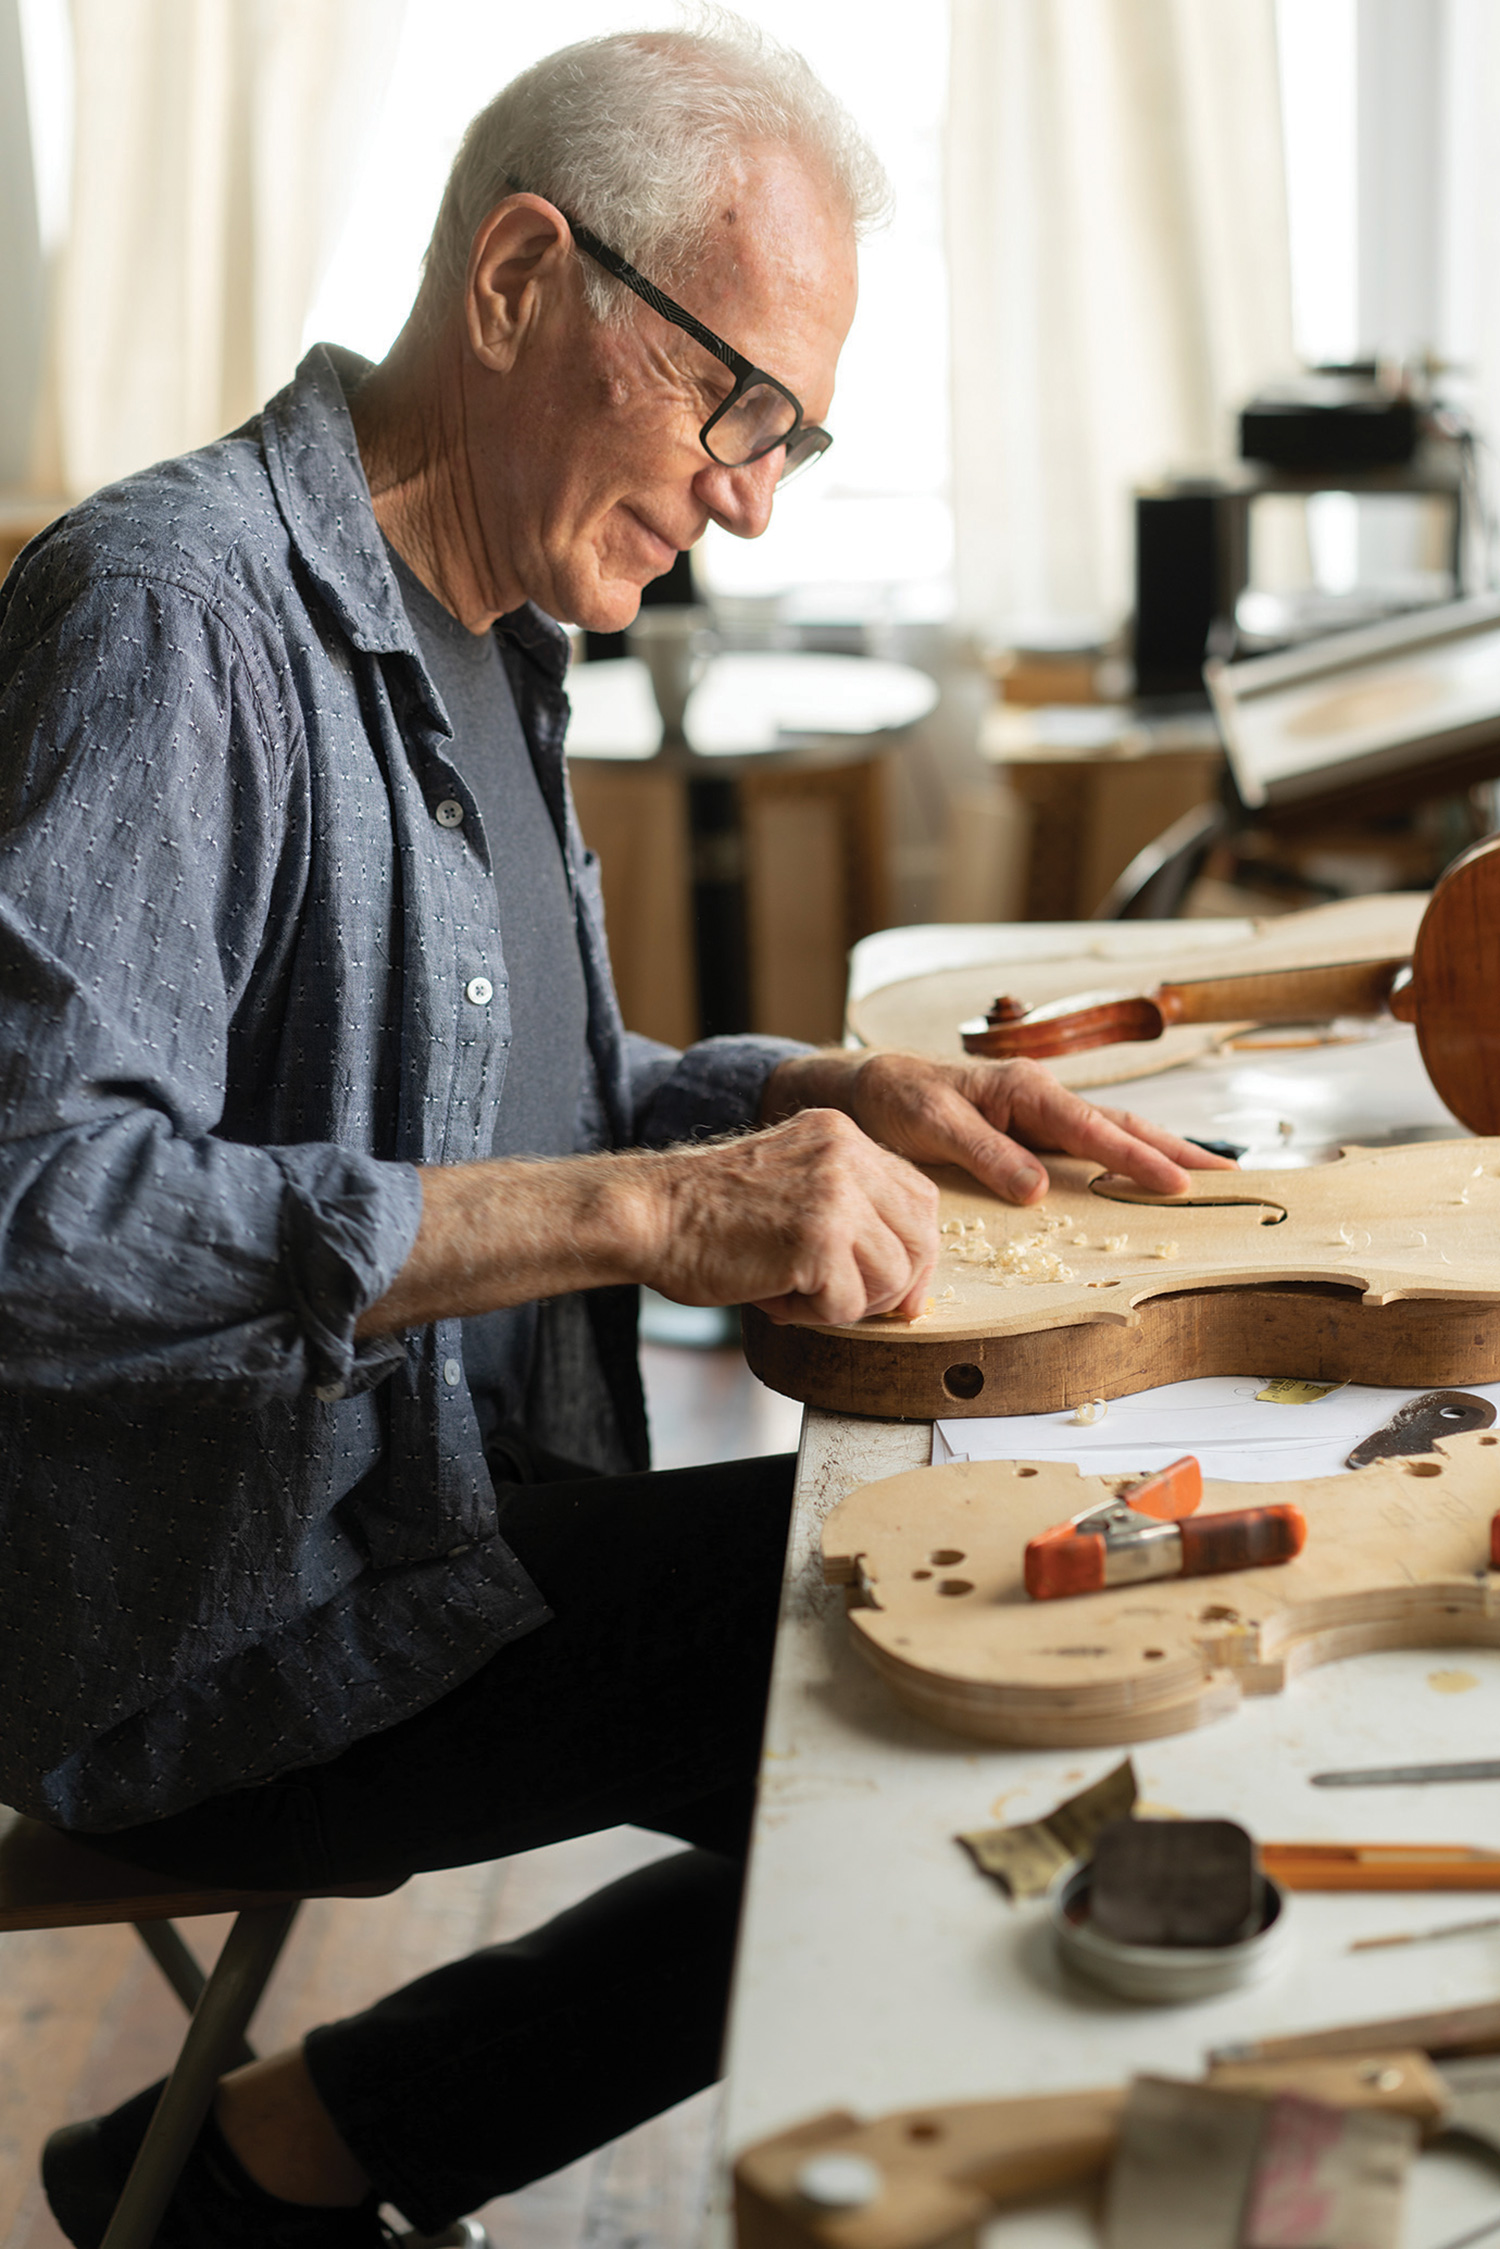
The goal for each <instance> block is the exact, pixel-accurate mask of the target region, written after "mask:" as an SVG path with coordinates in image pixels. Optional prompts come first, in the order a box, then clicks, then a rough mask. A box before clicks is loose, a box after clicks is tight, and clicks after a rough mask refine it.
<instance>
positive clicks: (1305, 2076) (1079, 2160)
mask: <svg viewBox="0 0 1500 2249" xmlns="http://www.w3.org/2000/svg"><path fill="white" fill-rule="evenodd" d="M1210 2082H1211V2083H1212V2084H1214V2085H1215V2086H1219V2085H1220V2084H1222V2085H1223V2089H1224V2090H1226V2091H1232V2092H1235V2093H1239V2094H1246V2095H1253V2096H1255V2097H1257V2098H1260V2099H1264V2100H1274V2099H1275V2098H1276V2097H1277V2096H1278V2095H1280V2094H1287V2093H1293V2094H1299V2095H1300V2096H1301V2097H1302V2098H1303V2099H1304V2100H1312V2101H1319V2102H1322V2103H1324V2104H1325V2105H1326V2106H1328V2107H1331V2108H1342V2109H1378V2110H1384V2111H1387V2112H1394V2113H1396V2114H1399V2115H1403V2116H1410V2117H1413V2118H1415V2120H1416V2121H1417V2123H1418V2124H1419V2125H1420V2126H1421V2127H1422V2128H1423V2130H1424V2131H1430V2130H1432V2129H1433V2128H1434V2127H1435V2126H1437V2125H1439V2124H1440V2123H1441V2121H1442V2119H1443V2117H1444V2114H1445V2111H1446V2106H1447V2092H1446V2088H1445V2086H1444V2084H1443V2081H1442V2079H1441V2077H1440V2076H1439V2075H1438V2073H1437V2072H1435V2071H1434V2070H1433V2069H1432V2068H1431V2066H1430V2065H1429V2064H1428V2062H1427V2061H1426V2059H1425V2057H1424V2056H1423V2055H1421V2054H1419V2053H1414V2052H1409V2051H1408V2052H1399V2053H1398V2052H1383V2053H1367V2054H1364V2055H1361V2056H1360V2057H1358V2058H1355V2059H1351V2060H1347V2061H1321V2060H1314V2061H1312V2062H1303V2061H1300V2060H1299V2061H1296V2062H1291V2063H1287V2064H1282V2065H1276V2064H1266V2063H1258V2064H1255V2065H1253V2066H1250V2067H1240V2068H1238V2069H1236V2070H1234V2071H1232V2072H1228V2071H1226V2072H1223V2073H1222V2074H1221V2073H1219V2072H1215V2074H1214V2076H1213V2078H1212V2079H1211V2080H1210ZM1126 2098H1127V2095H1126V2089H1125V2088H1124V2087H1123V2086H1121V2087H1106V2088H1103V2089H1098V2090H1093V2091H1088V2092H1078V2093H1047V2094H1042V2095H1040V2096H1037V2097H1035V2098H1032V2099H1027V2100H1010V2101H1001V2100H995V2101H964V2102H958V2103H953V2104H949V2105H942V2106H936V2107H933V2108H924V2109H904V2110H899V2111H897V2112H895V2113H894V2114H892V2115H889V2116H881V2117H875V2118H872V2119H871V2120H869V2121H868V2122H863V2121H861V2120H860V2119H859V2118H858V2117H856V2116H852V2115H851V2114H850V2113H849V2112H848V2111H847V2110H844V2109H835V2110H832V2111H830V2112H829V2113H828V2114H827V2115H824V2116H817V2117H813V2118H811V2119H810V2120H809V2121H808V2122H807V2123H805V2124H800V2125H797V2126H794V2127H793V2128H792V2129H791V2130H790V2131H786V2132H779V2133H777V2134H776V2135H775V2137H774V2138H771V2139H767V2140H761V2141H760V2142H759V2143H758V2144H757V2145H756V2146H754V2147H750V2148H747V2149H745V2151H744V2153H743V2154H742V2155H740V2157H739V2158H738V2160H737V2161H736V2163H735V2167H734V2189H735V2230H736V2235H737V2240H738V2249H812V2245H813V2244H826V2245H827V2249H938V2245H940V2244H946V2245H950V2249H951V2244H952V2243H953V2242H955V2241H960V2242H961V2241H963V2240H965V2239H972V2238H973V2231H974V2229H976V2228H977V2227H978V2226H979V2225H980V2224H982V2222H983V2221H984V2219H985V2218H987V2217H988V2216H989V2215H990V2213H991V2212H992V2211H993V2210H995V2209H999V2208H1003V2207H1004V2206H1005V2205H1006V2204H1007V2203H1012V2202H1018V2201H1020V2200H1022V2199H1024V2198H1026V2197H1029V2196H1031V2195H1036V2194H1044V2193H1046V2192H1048V2191H1049V2190H1050V2189H1053V2188H1057V2187H1062V2186H1067V2185H1069V2184H1071V2183H1073V2182H1075V2181H1079V2180H1086V2179H1090V2178H1094V2177H1096V2176H1097V2175H1098V2174H1099V2173H1100V2172H1101V2171H1103V2170H1104V2169H1105V2167H1106V2166H1107V2165H1108V2163H1109V2162H1110V2160H1111V2159H1112V2157H1113V2155H1114V2152H1115V2147H1116V2143H1117V2140H1118V2137H1119V2132H1120V2125H1121V2120H1122V2117H1123V2115H1124V2111H1125V2104H1126Z"/></svg>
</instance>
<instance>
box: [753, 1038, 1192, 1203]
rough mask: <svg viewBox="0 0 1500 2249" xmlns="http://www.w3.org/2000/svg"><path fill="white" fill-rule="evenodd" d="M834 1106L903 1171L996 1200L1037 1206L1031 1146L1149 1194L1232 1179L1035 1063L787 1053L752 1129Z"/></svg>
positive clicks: (1155, 1128) (1039, 1185) (1038, 1184)
mask: <svg viewBox="0 0 1500 2249" xmlns="http://www.w3.org/2000/svg"><path fill="white" fill-rule="evenodd" d="M806 1108H826V1109H842V1110H843V1111H844V1112H845V1114H846V1115H848V1116H851V1117H852V1118H853V1119H854V1121H855V1123H856V1124H857V1125H859V1126H860V1128H861V1129H862V1130H863V1131H864V1132H867V1133H868V1134H869V1136H870V1138H871V1139H872V1140H878V1141H879V1142H880V1143H881V1144H882V1146H883V1147H886V1148H890V1149H893V1150H894V1151H895V1153H896V1154H897V1155H898V1156H906V1157H908V1158H909V1159H910V1161H911V1162H912V1163H920V1164H957V1165H959V1166H960V1167H961V1168H962V1169H963V1170H964V1171H967V1172H970V1173H972V1175H973V1177H974V1178H975V1179H977V1180H978V1181H979V1182H980V1184H981V1185H982V1186H985V1187H988V1188H990V1189H991V1190H992V1191H993V1192H994V1193H995V1194H997V1195H998V1196H1000V1198H1001V1200H1002V1201H1004V1202H1008V1203H1021V1204H1025V1203H1035V1202H1040V1200H1041V1198H1042V1197H1043V1195H1045V1194H1046V1192H1047V1186H1048V1180H1047V1173H1046V1170H1045V1168H1044V1166H1043V1165H1041V1164H1039V1163H1038V1162H1037V1161H1036V1156H1035V1154H1034V1153H1033V1151H1035V1150H1039V1149H1046V1150H1050V1151H1056V1152H1057V1153H1059V1154H1062V1155H1069V1156H1087V1157H1090V1158H1092V1160H1093V1161H1094V1162H1095V1163H1100V1164H1103V1165H1104V1166H1105V1168H1106V1169H1107V1170H1109V1171H1113V1172H1119V1173H1122V1174H1123V1175H1124V1177H1125V1178H1127V1179H1133V1180H1135V1182H1136V1183H1137V1185H1139V1186H1141V1187H1146V1188H1149V1189H1151V1190H1152V1191H1153V1192H1154V1193H1156V1194H1161V1195H1181V1194H1185V1193H1186V1192H1187V1189H1188V1186H1189V1181H1188V1178H1187V1174H1188V1172H1189V1171H1232V1170H1233V1169H1234V1165H1233V1164H1232V1163H1231V1162H1230V1161H1229V1160H1228V1158H1227V1157H1224V1156H1212V1155H1210V1154H1209V1152H1208V1150H1207V1149H1206V1148H1199V1147H1197V1146H1196V1145H1195V1144H1194V1143H1193V1142H1192V1141H1190V1140H1183V1139H1181V1138H1179V1136H1178V1135H1177V1134H1176V1133H1175V1132H1167V1131H1166V1130H1164V1128H1163V1127H1162V1126H1161V1125H1155V1124H1151V1123H1149V1122H1148V1121H1147V1120H1146V1119H1145V1118H1144V1117H1135V1116H1131V1115H1130V1113H1129V1112H1128V1111H1127V1110H1122V1109H1103V1108H1099V1107H1096V1105H1095V1104H1094V1103H1093V1102H1091V1101H1085V1100H1083V1099H1082V1098H1081V1097H1080V1096H1079V1095H1078V1094H1076V1093H1072V1092H1070V1091H1069V1089H1068V1088H1067V1087H1066V1086H1065V1085H1061V1084H1060V1083H1059V1082H1058V1080H1057V1079H1056V1078H1055V1077H1054V1076H1053V1075H1052V1072H1051V1071H1050V1070H1045V1069H1043V1068H1042V1067H1041V1065H1040V1064H1039V1063H1036V1062H983V1061H977V1060H976V1061H972V1062H935V1061H932V1060H931V1059H930V1058H928V1057H927V1056H925V1055H920V1054H888V1053H884V1052H881V1053H875V1054H844V1053H839V1052H837V1051H833V1052H824V1053H821V1054H802V1055H796V1056H793V1057H792V1058H791V1059H790V1060H788V1061H786V1062H783V1063H781V1064H780V1066H779V1067H778V1068H777V1069H776V1070H775V1071H773V1073H772V1075H771V1078H770V1080H769V1082H768V1084H767V1087H766V1096H765V1101H764V1104H763V1108H762V1121H763V1122H764V1123H766V1124H774V1123H776V1122H778V1121H779V1120H780V1119H781V1118H783V1117H788V1116H791V1115H792V1114H794V1113H795V1111H797V1110H799V1109H806Z"/></svg>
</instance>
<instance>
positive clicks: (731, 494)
mask: <svg viewBox="0 0 1500 2249" xmlns="http://www.w3.org/2000/svg"><path fill="white" fill-rule="evenodd" d="M781 460H782V455H781V448H780V447H779V446H778V447H777V449H776V451H775V452H774V453H767V454H765V455H763V457H762V458H761V459H760V460H758V461H747V462H746V463H745V465H744V467H743V468H738V469H727V468H725V467H724V465H723V464H722V462H719V461H707V462H705V463H704V465H703V467H702V468H701V469H700V470H699V471H698V474H697V475H696V476H695V477H694V479H693V490H694V492H695V494H696V495H697V497H698V499H699V500H700V501H701V502H702V504H703V506H704V507H706V508H707V510H708V512H709V514H710V515H711V516H712V517H713V519H714V521H715V523H717V524H718V525H719V526H720V527H721V528H722V529H723V530H725V531H732V532H733V533H734V536H735V537H736V538H737V539H758V538H759V537H760V535H761V533H762V531H764V530H765V528H766V525H767V524H768V523H769V522H770V520H771V503H772V501H773V500H774V499H775V497H776V480H777V478H778V477H779V476H780V474H781Z"/></svg>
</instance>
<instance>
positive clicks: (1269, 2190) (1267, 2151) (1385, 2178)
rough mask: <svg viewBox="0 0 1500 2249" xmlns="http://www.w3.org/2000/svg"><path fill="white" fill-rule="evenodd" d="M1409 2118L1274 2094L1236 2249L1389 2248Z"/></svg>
mask: <svg viewBox="0 0 1500 2249" xmlns="http://www.w3.org/2000/svg"><path fill="white" fill-rule="evenodd" d="M1417 2138H1418V2127H1417V2123H1416V2119H1415V2118H1414V2117H1410V2116H1398V2115H1396V2114H1395V2113H1394V2112H1392V2111H1391V2110H1389V2109H1372V2108H1366V2109H1359V2108H1353V2109H1348V2108H1346V2109H1340V2108H1329V2107H1328V2106H1327V2105H1326V2104H1325V2103H1324V2102H1322V2101H1308V2100H1303V2099H1301V2098H1300V2097H1299V2096H1298V2095H1296V2094H1294V2093H1286V2094H1283V2095H1281V2097H1280V2098H1279V2099H1277V2100H1274V2101H1272V2102H1271V2103H1270V2105H1269V2110H1268V2113H1267V2116H1266V2123H1265V2129H1264V2131H1263V2132H1262V2134H1261V2141H1260V2148H1259V2151H1258V2153H1257V2155H1256V2159H1255V2174H1254V2177H1253V2178H1252V2180H1251V2182H1250V2193H1249V2196H1248V2198H1247V2201H1246V2204H1245V2216H1244V2220H1243V2223H1242V2225H1241V2228H1240V2240H1239V2249H1397V2244H1398V2242H1399V2240H1400V2234H1401V2210H1402V2202H1403V2199H1404V2195H1405V2190H1406V2174H1407V2171H1408V2169H1409V2168H1410V2165H1411V2160H1412V2157H1413V2156H1414V2155H1415V2154H1416V2152H1417Z"/></svg>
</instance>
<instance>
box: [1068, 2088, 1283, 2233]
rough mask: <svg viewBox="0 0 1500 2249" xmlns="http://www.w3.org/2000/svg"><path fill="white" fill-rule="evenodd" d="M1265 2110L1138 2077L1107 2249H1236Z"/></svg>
mask: <svg viewBox="0 0 1500 2249" xmlns="http://www.w3.org/2000/svg"><path fill="white" fill-rule="evenodd" d="M1266 2106H1267V2104H1266V2103H1265V2102H1264V2101H1262V2100H1257V2099H1256V2098H1255V2097H1254V2095H1252V2094H1249V2093H1226V2092H1222V2091H1219V2090H1217V2089H1216V2088H1214V2087H1211V2086H1207V2085H1184V2084H1178V2083H1176V2082H1175V2081H1174V2080H1172V2079H1170V2078H1165V2077H1138V2078H1137V2079H1136V2080H1135V2083H1134V2084H1133V2085H1132V2086H1131V2088H1130V2093H1129V2097H1128V2099H1127V2101H1126V2103H1125V2113H1124V2117H1123V2119H1122V2121H1121V2126H1120V2138H1119V2144H1118V2146H1117V2148H1116V2150H1115V2160H1114V2164H1113V2167H1112V2169H1111V2171H1110V2174H1109V2184H1108V2187H1107V2189H1106V2192H1105V2201H1104V2229H1103V2230H1104V2242H1105V2249H1239V2239H1240V2218H1241V2215H1242V2213H1243V2211H1244V2208H1245V2203H1246V2199H1247V2197H1248V2195H1249V2192H1250V2185H1251V2181H1252V2179H1253V2178H1254V2176H1255V2159H1256V2155H1257V2153H1258V2152H1259V2148H1260V2141H1261V2132H1262V2129H1263V2127H1264V2124H1265V2116H1266ZM1320 2249H1321V2244H1320Z"/></svg>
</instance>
